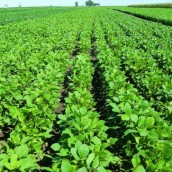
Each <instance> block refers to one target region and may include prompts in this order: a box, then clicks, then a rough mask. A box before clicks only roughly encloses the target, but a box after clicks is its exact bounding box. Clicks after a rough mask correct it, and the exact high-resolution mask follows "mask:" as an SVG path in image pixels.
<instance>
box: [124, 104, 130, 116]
mask: <svg viewBox="0 0 172 172" xmlns="http://www.w3.org/2000/svg"><path fill="white" fill-rule="evenodd" d="M123 110H124V112H125V113H129V114H130V113H131V112H132V109H131V105H130V104H129V103H128V102H127V103H126V104H125V106H124V107H123Z"/></svg>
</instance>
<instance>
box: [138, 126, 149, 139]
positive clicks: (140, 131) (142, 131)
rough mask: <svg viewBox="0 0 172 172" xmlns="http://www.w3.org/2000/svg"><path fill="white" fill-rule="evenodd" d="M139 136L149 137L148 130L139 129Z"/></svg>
mask: <svg viewBox="0 0 172 172" xmlns="http://www.w3.org/2000/svg"><path fill="white" fill-rule="evenodd" d="M139 134H140V136H143V137H144V136H147V134H148V132H147V130H146V128H143V129H139Z"/></svg>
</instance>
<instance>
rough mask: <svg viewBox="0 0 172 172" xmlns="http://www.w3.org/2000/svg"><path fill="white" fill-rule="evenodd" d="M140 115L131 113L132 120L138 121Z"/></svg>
mask: <svg viewBox="0 0 172 172" xmlns="http://www.w3.org/2000/svg"><path fill="white" fill-rule="evenodd" d="M138 119H139V118H138V116H137V115H135V114H131V120H132V121H133V122H135V123H137V122H138Z"/></svg>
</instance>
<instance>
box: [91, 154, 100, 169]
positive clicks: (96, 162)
mask: <svg viewBox="0 0 172 172" xmlns="http://www.w3.org/2000/svg"><path fill="white" fill-rule="evenodd" d="M99 163H100V162H99V156H96V158H95V159H94V160H93V163H92V167H93V168H94V169H96V168H97V167H98V166H99Z"/></svg>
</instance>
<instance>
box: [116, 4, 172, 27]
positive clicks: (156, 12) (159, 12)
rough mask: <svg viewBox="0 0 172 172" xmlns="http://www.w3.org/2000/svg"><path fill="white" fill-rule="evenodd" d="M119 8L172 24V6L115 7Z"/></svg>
mask: <svg viewBox="0 0 172 172" xmlns="http://www.w3.org/2000/svg"><path fill="white" fill-rule="evenodd" d="M114 8H115V9H117V10H120V11H124V12H127V13H130V14H134V15H138V16H140V17H144V18H148V19H152V20H155V21H161V22H164V23H167V24H168V23H169V24H172V8H168V9H167V8H136V7H114Z"/></svg>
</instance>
